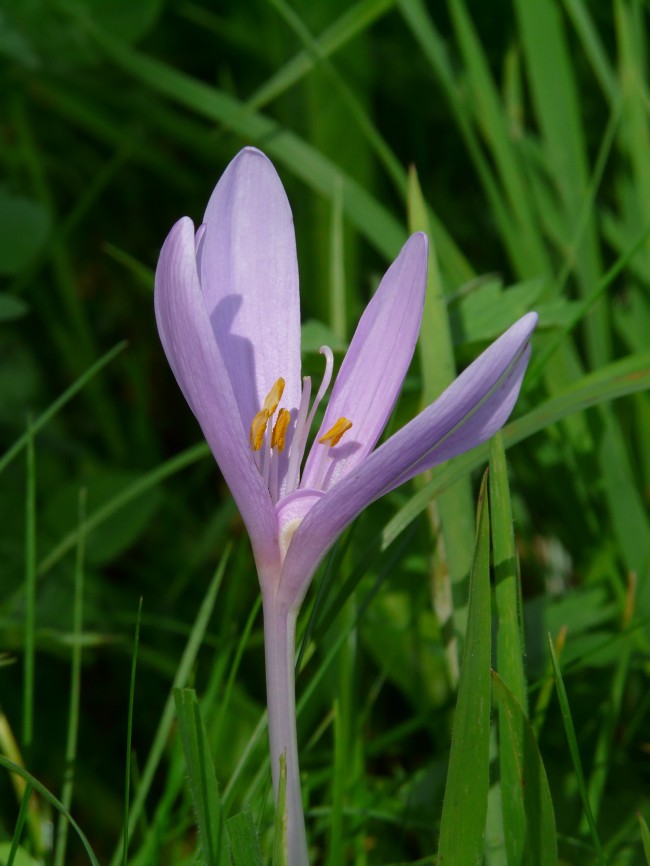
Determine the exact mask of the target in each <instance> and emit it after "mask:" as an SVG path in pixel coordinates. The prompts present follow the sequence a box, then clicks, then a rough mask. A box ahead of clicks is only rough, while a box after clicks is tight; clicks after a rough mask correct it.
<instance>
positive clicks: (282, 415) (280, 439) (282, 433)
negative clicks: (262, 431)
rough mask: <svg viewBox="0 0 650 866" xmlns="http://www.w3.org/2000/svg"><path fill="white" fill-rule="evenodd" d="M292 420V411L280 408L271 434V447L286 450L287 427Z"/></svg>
mask: <svg viewBox="0 0 650 866" xmlns="http://www.w3.org/2000/svg"><path fill="white" fill-rule="evenodd" d="M290 420H291V415H290V413H289V412H288V411H287V410H286V409H280V411H279V412H278V418H277V420H276V422H275V427H274V428H273V433H272V435H271V448H277V450H278V451H284V440H285V437H286V435H287V427H288V426H289V421H290Z"/></svg>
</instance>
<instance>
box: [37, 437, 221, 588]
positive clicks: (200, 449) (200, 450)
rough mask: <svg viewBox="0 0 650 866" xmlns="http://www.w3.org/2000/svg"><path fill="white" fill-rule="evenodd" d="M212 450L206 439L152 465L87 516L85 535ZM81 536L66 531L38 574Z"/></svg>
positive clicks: (68, 549)
mask: <svg viewBox="0 0 650 866" xmlns="http://www.w3.org/2000/svg"><path fill="white" fill-rule="evenodd" d="M209 454H210V448H209V447H208V445H207V444H206V443H205V442H200V443H199V444H198V445H193V446H192V447H191V448H187V449H186V450H185V451H181V453H180V454H177V455H176V456H175V457H172V458H171V459H170V460H166V461H165V462H164V463H161V464H160V465H159V466H156V468H155V469H152V470H151V472H147V473H146V474H145V475H142V476H141V477H140V478H139V479H138V480H137V481H135V482H134V483H133V484H130V485H129V486H128V487H126V488H125V489H124V490H122V491H120V493H118V494H117V496H114V497H113V498H112V499H110V500H109V501H108V502H106V503H105V504H104V505H102V507H101V508H98V509H97V510H96V511H93V513H92V514H90V515H89V516H88V519H87V520H86V526H85V532H86V535H89V534H90V533H91V532H92V531H93V530H94V529H96V528H97V527H98V526H100V525H101V524H102V523H104V521H105V520H108V519H109V518H110V517H111V516H112V515H113V514H115V513H116V512H117V511H119V510H120V508H122V506H124V505H127V504H128V503H129V502H132V501H133V500H134V499H137V498H138V496H142V494H143V493H146V492H147V491H148V490H151V489H152V488H153V487H156V486H157V485H158V484H160V483H161V482H163V481H165V480H166V479H167V478H170V477H171V476H172V475H175V474H176V473H177V472H180V471H181V470H183V469H186V468H187V467H188V466H192V465H193V464H194V463H198V461H199V460H203V459H204V458H205V457H207V456H208V455H209ZM78 540H79V530H78V529H75V530H74V531H72V532H70V533H69V534H68V535H66V536H65V537H64V538H63V539H62V540H61V541H60V542H59V544H57V545H56V547H54V548H53V549H52V550H51V551H50V552H49V553H48V554H47V556H45V557H44V558H43V559H42V560H41V561H40V562H39V564H38V572H37V573H38V576H39V577H42V576H43V575H44V574H47V572H48V571H49V570H50V569H51V568H52V567H53V566H54V565H56V564H57V562H59V561H60V560H61V559H62V558H63V557H64V556H65V555H66V553H68V552H69V551H70V550H73V549H74V547H75V545H76V544H77V543H78Z"/></svg>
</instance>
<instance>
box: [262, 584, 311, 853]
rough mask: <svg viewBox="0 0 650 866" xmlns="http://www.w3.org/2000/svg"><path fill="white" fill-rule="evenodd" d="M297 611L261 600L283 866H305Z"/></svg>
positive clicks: (266, 598)
mask: <svg viewBox="0 0 650 866" xmlns="http://www.w3.org/2000/svg"><path fill="white" fill-rule="evenodd" d="M296 617H297V611H296V610H290V609H287V608H286V607H283V606H282V605H280V604H278V603H277V601H276V599H275V598H274V597H273V595H272V594H271V593H269V595H268V597H266V596H265V598H264V649H265V653H266V694H267V704H268V709H269V740H270V744H271V771H272V774H273V790H274V792H275V800H276V804H277V798H278V787H279V783H280V756H281V755H282V754H284V755H285V759H286V771H287V787H286V804H287V805H286V808H287V863H288V864H289V866H309V860H308V857H307V837H306V834H305V818H304V815H303V810H302V797H301V794H300V773H299V769H298V738H297V733H296V697H295V677H294V668H295V662H294V657H295V636H296Z"/></svg>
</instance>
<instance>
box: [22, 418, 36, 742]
mask: <svg viewBox="0 0 650 866" xmlns="http://www.w3.org/2000/svg"><path fill="white" fill-rule="evenodd" d="M26 469H27V477H26V497H25V650H24V652H25V668H24V674H23V730H22V744H23V749H25V750H29V749H30V747H31V744H32V737H33V735H34V665H35V652H36V649H35V640H34V631H35V628H36V458H35V455H34V428H33V427H32V422H31V419H30V420H29V421H28V422H27V461H26Z"/></svg>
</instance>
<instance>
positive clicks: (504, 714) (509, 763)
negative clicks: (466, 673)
mask: <svg viewBox="0 0 650 866" xmlns="http://www.w3.org/2000/svg"><path fill="white" fill-rule="evenodd" d="M492 688H493V694H494V698H495V700H496V702H497V705H498V708H499V751H500V753H501V755H500V757H501V772H502V775H501V796H502V799H503V826H504V830H505V835H506V850H507V852H508V864H516V866H555V864H557V835H556V830H555V814H554V812H553V801H552V799H551V792H550V790H549V786H548V779H547V778H546V771H545V769H544V764H543V763H542V757H541V755H540V753H539V749H538V747H537V741H536V740H535V735H534V733H533V729H532V728H531V726H530V722H529V721H528V719H527V718H526V715H525V713H524V710H523V708H522V706H521V704H520V703H519V701H518V700H517V699H516V697H515V696H514V694H513V693H512V692H511V691H510V689H509V688H508V687H507V686H506V684H505V683H504V682H503V680H502V679H501V678H500V677H499V675H498V674H497V673H493V674H492ZM506 756H507V757H506ZM504 758H505V761H504ZM504 765H505V766H506V767H508V768H510V770H511V771H512V772H509V773H508V775H507V776H506V777H505V778H504V775H503V768H504Z"/></svg>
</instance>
